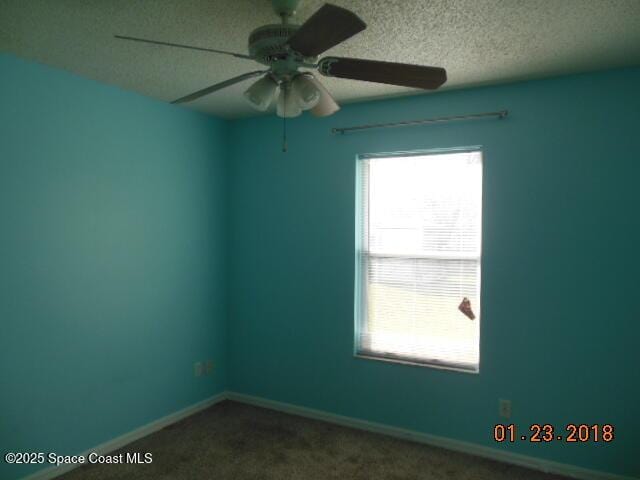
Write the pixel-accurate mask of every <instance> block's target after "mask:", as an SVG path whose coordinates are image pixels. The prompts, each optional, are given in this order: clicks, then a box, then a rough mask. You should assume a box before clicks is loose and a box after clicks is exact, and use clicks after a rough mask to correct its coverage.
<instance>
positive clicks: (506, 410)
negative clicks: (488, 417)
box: [498, 398, 511, 418]
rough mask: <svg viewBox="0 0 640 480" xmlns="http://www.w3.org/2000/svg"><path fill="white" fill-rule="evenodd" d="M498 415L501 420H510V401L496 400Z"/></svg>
mask: <svg viewBox="0 0 640 480" xmlns="http://www.w3.org/2000/svg"><path fill="white" fill-rule="evenodd" d="M498 413H499V414H500V416H501V417H503V418H511V400H504V399H502V398H501V399H499V400H498Z"/></svg>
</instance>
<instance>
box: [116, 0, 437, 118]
mask: <svg viewBox="0 0 640 480" xmlns="http://www.w3.org/2000/svg"><path fill="white" fill-rule="evenodd" d="M299 3H300V0H272V4H273V8H274V10H275V12H276V14H278V15H279V16H280V17H281V19H282V22H281V23H279V24H270V25H264V26H262V27H258V28H256V29H255V30H253V31H252V32H251V34H250V35H249V54H248V55H244V54H241V53H234V52H229V51H225V50H216V49H213V48H203V47H194V46H190V45H181V44H177V43H169V42H161V41H157V40H149V39H144V38H137V37H128V36H123V35H115V37H116V38H119V39H122V40H133V41H136V42H144V43H152V44H156V45H166V46H170V47H179V48H188V49H192V50H201V51H205V52H213V53H220V54H224V55H232V56H234V57H237V58H243V59H246V60H254V61H256V62H259V63H261V64H263V65H265V66H267V67H268V68H267V69H266V70H256V71H253V72H248V73H245V74H242V75H239V76H237V77H234V78H230V79H229V80H225V81H224V82H220V83H217V84H215V85H212V86H210V87H207V88H203V89H202V90H198V91H197V92H194V93H192V94H190V95H186V96H184V97H181V98H178V99H177V100H174V101H173V102H171V103H185V102H190V101H192V100H196V99H198V98H200V97H203V96H205V95H209V94H210V93H213V92H216V91H218V90H221V89H223V88H226V87H228V86H231V85H234V84H236V83H239V82H243V81H245V80H248V79H250V78H255V77H262V78H261V79H260V80H258V81H257V82H255V83H254V84H253V85H251V87H249V89H248V90H247V91H246V92H245V93H244V96H245V98H246V99H247V101H248V102H249V103H250V104H251V105H252V106H253V107H254V108H256V109H257V110H260V111H266V110H267V109H268V108H269V106H270V105H271V103H272V102H273V100H274V98H275V97H276V94H277V92H278V90H279V91H280V95H279V97H278V103H277V109H276V111H277V114H278V115H279V116H280V117H284V118H291V117H297V116H298V115H300V114H301V113H302V111H303V110H310V111H311V113H312V114H314V115H316V116H327V115H331V114H333V113H335V112H336V111H338V110H339V109H340V107H339V106H338V104H337V103H336V102H335V100H334V99H333V97H332V96H331V94H330V93H329V92H328V91H327V89H326V88H324V87H323V86H322V84H321V83H320V82H319V81H318V80H317V79H316V77H315V76H314V75H313V73H311V72H310V71H309V70H317V71H319V72H320V73H321V74H322V75H324V76H326V77H339V78H347V79H353V80H364V81H368V82H376V83H386V84H389V85H399V86H403V87H413V88H421V89H426V90H432V89H436V88H438V87H440V86H441V85H442V84H443V83H444V82H446V80H447V72H446V71H445V69H444V68H439V67H426V66H420V65H410V64H405V63H393V62H382V61H377V60H363V59H358V58H344V57H324V58H322V59H320V60H318V55H320V54H322V53H323V52H325V51H327V50H329V49H330V48H332V47H334V46H336V45H338V44H339V43H342V42H344V41H345V40H347V39H348V38H351V37H352V36H353V35H355V34H356V33H359V32H361V31H362V30H364V29H365V28H366V27H367V26H366V24H365V23H364V22H363V21H362V20H361V19H360V18H359V17H358V16H357V15H356V14H355V13H353V12H351V11H349V10H347V9H345V8H342V7H338V6H335V5H331V4H328V3H327V4H325V5H323V6H322V7H321V8H320V9H319V10H318V11H316V12H315V13H314V14H313V15H312V16H311V17H310V18H309V19H308V20H307V21H306V22H304V23H303V24H302V25H295V24H293V23H290V20H291V17H293V15H294V14H295V11H296V8H297V6H298V4H299Z"/></svg>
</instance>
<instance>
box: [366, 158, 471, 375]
mask: <svg viewBox="0 0 640 480" xmlns="http://www.w3.org/2000/svg"><path fill="white" fill-rule="evenodd" d="M358 171H359V174H358V180H359V187H358V190H359V192H358V197H359V199H358V210H359V222H358V223H359V228H358V233H357V237H358V238H357V243H358V248H357V259H358V261H357V273H356V354H357V355H358V356H364V357H369V358H377V359H386V360H396V361H401V362H408V363H416V364H422V365H431V366H437V367H445V368H452V369H457V370H464V371H470V372H477V371H478V368H479V360H480V347H479V344H480V241H481V224H482V222H481V216H482V154H481V152H480V151H478V150H473V151H447V152H440V153H427V154H425V153H421V154H403V155H393V156H384V157H383V156H371V157H361V158H359V160H358ZM472 317H473V318H472Z"/></svg>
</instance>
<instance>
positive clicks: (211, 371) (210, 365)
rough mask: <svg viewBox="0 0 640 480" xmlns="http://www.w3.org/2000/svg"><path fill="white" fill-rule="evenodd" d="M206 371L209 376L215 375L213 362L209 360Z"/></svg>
mask: <svg viewBox="0 0 640 480" xmlns="http://www.w3.org/2000/svg"><path fill="white" fill-rule="evenodd" d="M205 371H206V372H207V375H211V374H212V373H213V360H207V363H206V367H205Z"/></svg>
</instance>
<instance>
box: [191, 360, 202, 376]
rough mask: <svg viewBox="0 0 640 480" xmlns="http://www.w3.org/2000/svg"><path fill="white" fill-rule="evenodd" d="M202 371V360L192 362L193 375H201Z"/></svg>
mask: <svg viewBox="0 0 640 480" xmlns="http://www.w3.org/2000/svg"><path fill="white" fill-rule="evenodd" d="M202 372H203V367H202V362H196V363H194V364H193V375H194V376H195V377H201V376H202Z"/></svg>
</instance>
